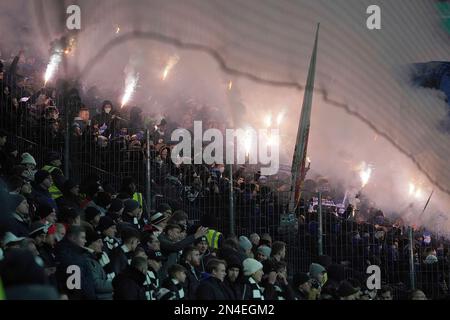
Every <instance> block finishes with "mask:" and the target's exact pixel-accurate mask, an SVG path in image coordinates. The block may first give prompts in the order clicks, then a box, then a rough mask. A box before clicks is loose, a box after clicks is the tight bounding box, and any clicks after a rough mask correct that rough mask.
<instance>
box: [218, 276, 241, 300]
mask: <svg viewBox="0 0 450 320" xmlns="http://www.w3.org/2000/svg"><path fill="white" fill-rule="evenodd" d="M223 283H224V285H225V286H227V287H228V289H229V290H230V291H231V293H232V294H233V300H242V295H243V293H244V283H243V282H242V279H239V278H238V279H236V281H235V282H231V281H230V280H229V279H228V277H225V280H224V281H223Z"/></svg>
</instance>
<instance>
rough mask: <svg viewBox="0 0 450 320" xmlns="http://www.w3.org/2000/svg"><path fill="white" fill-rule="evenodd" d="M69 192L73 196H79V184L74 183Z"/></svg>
mask: <svg viewBox="0 0 450 320" xmlns="http://www.w3.org/2000/svg"><path fill="white" fill-rule="evenodd" d="M70 193H71V194H73V195H74V196H79V195H80V186H78V185H76V186H75V187H73V188H72V189H70Z"/></svg>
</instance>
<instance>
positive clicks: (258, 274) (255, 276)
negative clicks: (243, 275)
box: [252, 269, 264, 283]
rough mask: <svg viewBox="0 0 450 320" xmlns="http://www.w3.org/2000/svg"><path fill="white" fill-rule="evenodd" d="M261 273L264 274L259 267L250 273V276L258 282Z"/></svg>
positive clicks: (261, 275)
mask: <svg viewBox="0 0 450 320" xmlns="http://www.w3.org/2000/svg"><path fill="white" fill-rule="evenodd" d="M263 275H264V272H263V271H262V269H260V270H258V271H256V272H255V273H254V274H252V278H253V280H255V281H256V283H260V282H261V279H262V277H263Z"/></svg>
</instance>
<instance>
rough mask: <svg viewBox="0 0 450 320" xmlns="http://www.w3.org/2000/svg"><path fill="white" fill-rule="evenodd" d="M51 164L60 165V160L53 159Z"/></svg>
mask: <svg viewBox="0 0 450 320" xmlns="http://www.w3.org/2000/svg"><path fill="white" fill-rule="evenodd" d="M51 164H52V165H53V166H55V167H61V165H62V162H61V160H59V159H57V160H53V161H52V163H51Z"/></svg>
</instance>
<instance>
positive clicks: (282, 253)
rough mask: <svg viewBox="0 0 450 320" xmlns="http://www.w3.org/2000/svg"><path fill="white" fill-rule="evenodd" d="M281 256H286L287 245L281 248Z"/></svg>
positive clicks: (282, 257)
mask: <svg viewBox="0 0 450 320" xmlns="http://www.w3.org/2000/svg"><path fill="white" fill-rule="evenodd" d="M280 257H281V259H284V258H286V247H283V250H281V252H280Z"/></svg>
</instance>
